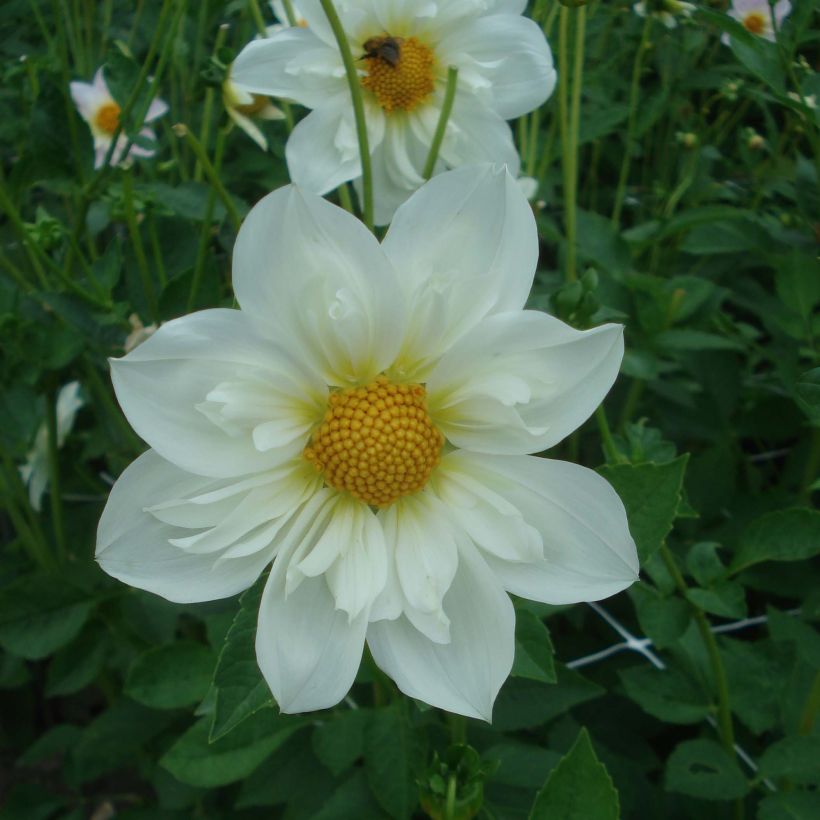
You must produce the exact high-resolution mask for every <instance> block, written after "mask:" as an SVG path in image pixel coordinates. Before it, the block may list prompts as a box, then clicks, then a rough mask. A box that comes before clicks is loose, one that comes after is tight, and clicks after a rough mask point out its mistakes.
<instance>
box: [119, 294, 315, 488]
mask: <svg viewBox="0 0 820 820" xmlns="http://www.w3.org/2000/svg"><path fill="white" fill-rule="evenodd" d="M111 370H112V381H113V382H114V389H115V390H116V393H117V398H118V400H119V402H120V405H121V406H122V408H123V411H124V412H125V415H126V416H127V417H128V420H129V421H130V422H131V425H132V426H133V427H134V429H135V430H136V431H137V433H139V434H140V436H142V437H143V438H144V439H145V440H146V441H147V442H148V443H149V444H150V445H151V446H152V447H153V448H154V449H155V450H156V451H157V452H158V453H159V454H160V455H161V456H163V458H167V459H168V460H169V461H172V462H174V463H175V464H177V465H178V466H180V467H182V468H183V469H185V470H190V471H191V472H196V473H199V474H201V475H210V476H239V475H244V474H247V473H253V472H258V471H260V470H265V469H268V468H270V467H273V466H274V465H276V464H277V463H281V461H282V460H283V459H284V458H286V457H290V456H292V455H293V451H294V450H296V451H298V449H299V447H300V446H304V443H306V442H300V441H299V440H295V441H294V442H293V443H292V444H291V446H290V448H289V449H288V448H285V449H272V450H266V451H264V452H260V450H258V449H257V448H256V446H255V445H254V441H253V437H252V433H251V429H252V427H253V426H254V425H253V422H252V421H251V420H248V419H241V418H240V420H239V421H241V422H245V427H246V428H247V429H245V427H243V426H242V424H240V423H239V422H237V423H235V424H234V425H233V426H231V425H230V424H229V423H228V420H227V419H226V421H225V422H224V423H221V421H220V420H221V418H222V416H224V415H225V413H226V412H227V413H229V414H230V413H231V412H232V413H233V415H234V417H236V416H237V415H239V410H237V409H236V407H235V406H231V402H230V401H229V399H228V398H225V397H220V398H222V399H224V400H223V401H221V402H219V401H214V400H209V399H211V394H212V391H214V390H215V389H216V388H217V387H219V386H220V385H223V386H224V385H230V384H231V383H232V381H236V380H237V379H241V378H242V377H244V378H245V379H246V380H249V381H261V382H263V383H265V384H268V385H269V388H270V391H271V393H272V394H275V391H276V389H277V384H279V383H280V382H281V381H282V380H284V383H286V384H287V385H289V386H290V387H291V389H292V390H293V391H296V392H297V393H298V392H299V391H301V392H302V393H303V395H304V402H305V408H306V409H305V410H304V413H305V414H308V415H309V414H310V410H311V407H312V408H313V409H314V411H316V408H320V407H321V403H322V401H323V398H324V393H323V391H324V387H323V386H322V385H321V383H320V382H318V381H316V380H315V377H313V380H311V376H310V374H309V373H308V372H307V369H306V368H304V366H301V365H300V366H299V367H298V368H297V366H296V365H295V364H294V363H293V362H292V361H289V360H288V358H287V356H286V354H284V353H283V352H282V351H281V350H280V349H279V348H277V347H276V346H275V345H274V344H272V343H271V342H270V341H268V340H266V339H264V338H263V337H262V336H261V335H259V334H258V333H256V331H255V330H254V329H253V327H252V324H251V321H250V320H249V319H248V317H247V316H246V315H244V314H243V313H241V312H240V311H236V310H207V311H202V312H200V313H194V314H191V315H189V316H185V317H183V318H181V319H176V320H174V321H171V322H167V323H166V324H164V325H163V326H162V327H161V328H160V329H159V330H158V331H157V332H156V333H155V334H154V335H153V336H151V338H150V339H148V340H147V341H145V342H144V343H143V344H141V345H140V346H139V347H137V348H136V349H135V350H133V351H132V352H131V353H129V354H128V355H127V356H125V357H124V358H122V359H117V360H114V361H112V362H111ZM229 380H231V381H229ZM217 395H219V394H217ZM233 404H234V405H243V406H244V403H243V400H242V398H241V397H240V398H238V399H237V400H236V402H234V403H233ZM273 406H274V407H275V404H274V405H273ZM318 412H319V413H320V412H321V411H320V410H318ZM215 422H220V423H215Z"/></svg>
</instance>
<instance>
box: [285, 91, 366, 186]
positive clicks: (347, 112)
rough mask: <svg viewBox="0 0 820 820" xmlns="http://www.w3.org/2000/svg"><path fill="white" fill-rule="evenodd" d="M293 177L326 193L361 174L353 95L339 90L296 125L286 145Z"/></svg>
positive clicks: (299, 183) (301, 184) (298, 182)
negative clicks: (351, 99)
mask: <svg viewBox="0 0 820 820" xmlns="http://www.w3.org/2000/svg"><path fill="white" fill-rule="evenodd" d="M285 156H286V158H287V161H288V171H289V172H290V177H291V179H292V180H293V181H294V182H295V183H296V184H297V185H300V186H302V187H304V188H306V189H307V190H308V191H312V192H313V193H315V194H326V193H328V191H332V190H333V189H334V188H338V187H339V185H341V184H342V183H343V182H347V181H348V180H350V179H354V178H356V177H358V176H360V175H361V173H362V164H361V160H360V156H359V144H358V141H357V137H356V125H355V122H354V119H353V109H352V107H351V105H350V95H348V94H344V93H343V94H336V96H335V97H333V98H331V99H329V100H327V101H326V102H325V103H323V104H322V105H321V106H320V107H318V108H317V109H316V110H315V111H312V112H311V113H310V114H308V115H307V117H305V118H304V119H303V120H302V121H301V122H300V123H299V124H298V125H297V126H296V128H294V129H293V133H292V134H291V135H290V138H289V139H288V142H287V145H286V146H285Z"/></svg>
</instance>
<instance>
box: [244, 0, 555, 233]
mask: <svg viewBox="0 0 820 820" xmlns="http://www.w3.org/2000/svg"><path fill="white" fill-rule="evenodd" d="M525 6H526V2H525V0H459V2H447V3H443V2H431V0H378V2H375V0H337V2H336V8H337V10H338V12H339V17H340V19H341V21H342V24H343V26H344V29H345V31H346V33H347V35H348V38H349V42H350V47H351V49H352V52H353V55H354V57H355V58H356V59H357V65H358V66H359V67H360V68H359V75H360V79H361V84H362V88H363V92H364V101H365V109H366V112H365V113H366V120H367V129H368V137H369V141H370V151H371V158H372V164H373V180H374V192H375V210H376V214H375V216H376V222H377V223H379V224H382V225H383V224H387V223H388V222H389V221H390V218H391V217H392V215H393V213H394V212H395V210H396V208H397V207H398V206H399V205H400V204H401V203H402V202H404V201H405V200H406V199H407V197H408V196H410V194H411V193H412V192H413V191H414V190H416V188H418V187H419V186H420V185H421V184H422V182H423V181H424V180H423V178H422V172H423V170H424V165H425V163H426V160H427V155H428V152H429V149H430V144H431V142H432V140H433V135H434V133H435V130H436V126H437V124H438V121H439V116H440V114H441V107H442V103H443V101H444V96H445V88H446V78H447V70H448V67H449V66H455V67H457V68H458V70H459V74H458V85H457V90H456V97H455V105H454V108H453V111H452V114H451V116H450V120H449V124H448V127H447V131H446V133H445V137H444V141H443V143H442V146H441V150H440V153H439V162H438V165H437V168H436V170H437V171H442V170H444V169H446V168H453V167H456V166H459V165H464V164H469V163H477V162H479V163H480V162H487V161H489V162H498V163H506V164H507V166H508V167H509V169H510V172H511V173H512V174H513V176H517V175H518V170H519V165H520V163H519V158H518V153H517V152H516V149H515V145H514V143H513V139H512V133H511V131H510V128H509V126H508V125H507V123H506V120H509V119H513V118H515V117H518V116H520V115H521V114H525V113H527V112H528V111H532V110H533V109H534V108H537V107H538V106H539V105H541V104H542V103H543V102H544V101H545V100H546V99H547V98H548V97H549V96H550V94H551V93H552V90H553V88H554V86H555V79H556V74H555V70H554V68H553V64H552V54H551V53H550V49H549V45H548V44H547V41H546V39H545V37H544V34H543V32H542V31H541V29H540V28H539V26H538V25H536V24H535V23H534V22H533V21H532V20H530V19H527V18H525V17H522V16H521V13H522V12H523V10H524V7H525ZM299 11H300V13H301V15H302V16H303V18H304V20H305V21H306V23H307V25H306V26H305V27H301V26H294V27H290V28H284V29H282V30H280V31H278V32H275V33H273V35H272V36H271V37H269V38H268V39H264V40H256V41H254V42H252V43H249V44H248V45H247V46H246V47H245V48H244V49H243V51H242V52H241V53H240V55H239V56H238V57H237V59H236V62H235V63H234V66H233V78H234V80H235V81H236V82H238V83H240V84H241V85H242V86H243V87H244V88H246V89H248V90H249V91H252V92H254V93H257V94H268V95H270V96H272V97H279V98H284V99H291V100H295V101H296V102H297V103H300V104H301V105H304V106H307V107H308V108H312V109H314V110H313V111H312V112H311V113H310V114H309V115H308V116H307V117H305V119H304V120H302V121H301V122H300V123H299V124H298V125H297V126H296V128H295V129H294V131H293V133H292V134H291V136H290V139H289V140H288V143H287V147H286V151H285V154H286V157H287V161H288V169H289V171H290V176H291V179H292V180H293V181H294V182H295V183H296V184H297V185H300V186H302V187H304V188H306V189H308V190H310V191H314V192H315V193H318V194H325V193H327V192H328V191H331V190H333V189H334V188H336V187H337V186H339V185H341V184H342V183H343V182H347V181H348V180H358V179H359V178H360V177H361V173H362V168H361V161H360V157H359V149H358V143H357V138H356V126H355V121H354V115H353V106H352V103H351V98H350V90H349V88H348V84H347V79H346V76H345V71H344V67H343V64H342V57H341V54H340V52H339V49H338V45H337V43H336V40H335V38H334V36H333V33H332V31H331V29H330V25H329V24H328V22H327V19H326V17H325V15H324V12H323V11H322V8H321V6H320V4H319V2H318V0H300V3H299Z"/></svg>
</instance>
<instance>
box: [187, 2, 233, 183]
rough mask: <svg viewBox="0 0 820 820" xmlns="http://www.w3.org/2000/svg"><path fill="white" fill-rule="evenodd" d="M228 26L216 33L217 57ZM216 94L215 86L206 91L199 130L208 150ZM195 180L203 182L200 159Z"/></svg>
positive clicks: (195, 168)
mask: <svg viewBox="0 0 820 820" xmlns="http://www.w3.org/2000/svg"><path fill="white" fill-rule="evenodd" d="M203 6H204V4H203ZM228 28H229V26H228V25H227V24H224V25H221V26H220V27H219V30H218V31H217V33H216V40H215V41H214V48H213V51H212V52H211V54H212V55H213V56H214V57H216V55H217V54H218V53H219V49H221V48H222V46H223V44H224V43H225V37H227V35H228ZM215 94H216V92H215V90H214V89H213V88H208V89H207V91H206V92H205V104H204V105H203V107H202V127H201V128H200V131H199V142H200V144H201V145H202V147H203V148H204V149H205V150H206V151H207V150H208V141H209V140H210V138H211V118H212V112H213V106H214V96H215ZM194 181H195V182H202V164H201V163H200V162H199V160H197V162H196V165H195V166H194Z"/></svg>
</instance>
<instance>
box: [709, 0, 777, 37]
mask: <svg viewBox="0 0 820 820" xmlns="http://www.w3.org/2000/svg"><path fill="white" fill-rule="evenodd" d="M791 10H792V4H791V3H790V2H789V0H778V2H777V3H775V6H774V19H775V21H776V22H777V27H778V28H780V26H781V25H782V23H783V20H784V19H785V17H786V16H787V15H788V14H789V12H790V11H791ZM727 14H728V15H729V16H730V17H734V18H735V20H737V21H738V22H739V23H741V24H742V25H743V28H745V29H746V31H749V32H751V33H752V34H756V35H757V36H758V37H764V38H765V39H766V40H774V36H775V35H774V28H773V27H772V13H771V10H770V7H769V2H768V0H732V7H731V8H730V9H729V11H728V12H727ZM720 39H721V40H722V41H723V42H724V43H727V44H728V42H729V39H730V38H729V35H728V34H724V35H723V36H722V37H721V38H720Z"/></svg>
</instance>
